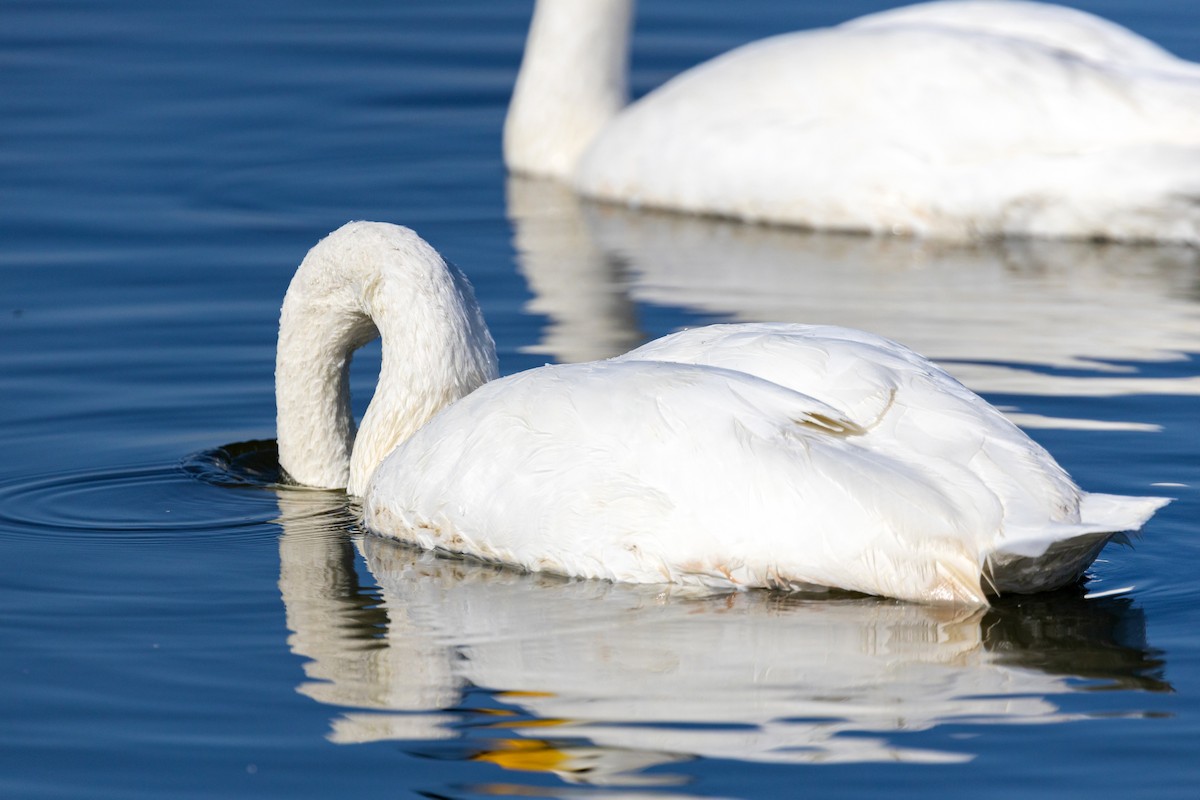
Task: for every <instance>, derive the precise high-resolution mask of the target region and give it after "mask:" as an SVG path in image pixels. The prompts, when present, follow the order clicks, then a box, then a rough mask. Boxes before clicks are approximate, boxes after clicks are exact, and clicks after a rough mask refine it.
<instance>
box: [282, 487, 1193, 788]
mask: <svg viewBox="0 0 1200 800" xmlns="http://www.w3.org/2000/svg"><path fill="white" fill-rule="evenodd" d="M344 503H345V498H344V496H342V495H339V494H337V493H325V492H308V491H281V492H279V508H280V516H279V521H280V523H281V525H282V526H283V529H284V532H283V535H282V537H281V539H280V581H279V585H280V591H281V593H282V596H283V600H284V604H285V606H286V609H287V624H288V628H289V630H290V631H291V636H290V638H289V645H290V647H291V648H292V650H293V651H294V652H296V653H297V654H299V655H301V656H303V657H304V658H305V659H306V663H305V673H306V676H307V679H306V680H305V681H304V682H303V683H302V684H301V685H300V687H299V691H301V692H302V693H303V694H305V695H307V696H309V697H312V698H313V699H315V700H318V701H320V702H323V703H328V704H330V705H333V706H338V707H342V709H343V710H340V711H339V712H338V713H337V714H336V716H335V717H334V718H333V721H332V730H331V732H330V734H329V738H330V739H331V740H332V741H334V742H339V743H344V744H351V743H358V742H371V741H380V740H394V741H400V742H405V743H406V745H405V747H406V749H409V750H410V751H411V752H414V753H418V754H423V755H431V756H436V757H438V758H446V759H461V760H474V761H486V762H491V763H494V764H497V765H499V766H501V767H504V768H506V769H509V770H514V771H523V772H541V773H553V774H555V775H557V776H558V777H560V778H561V779H563V780H565V781H567V782H570V783H575V784H586V785H608V786H613V785H621V786H626V787H646V786H651V785H659V784H672V783H675V782H677V781H679V780H681V778H680V777H679V776H673V775H672V774H671V773H670V771H669V770H665V771H664V770H663V769H657V770H652V771H649V772H647V770H648V768H650V767H652V766H659V765H664V764H670V763H673V762H678V761H683V760H688V759H692V758H696V757H710V758H723V759H738V760H745V761H755V762H782V763H797V762H806V763H845V762H874V761H906V762H919V763H955V762H962V761H967V760H970V759H972V758H973V757H974V756H975V755H976V753H975V752H974V751H972V749H971V741H970V740H964V739H957V738H954V737H953V735H952V734H951V733H950V732H949V731H948V730H946V726H954V727H955V728H958V729H961V727H962V726H984V725H1000V724H1010V723H1016V724H1049V723H1056V722H1064V721H1069V720H1080V719H1089V718H1093V717H1096V718H1099V717H1105V716H1111V715H1112V713H1113V709H1112V708H1111V707H1110V706H1108V705H1106V704H1105V701H1104V699H1103V698H1106V697H1111V695H1110V694H1094V695H1091V697H1093V698H1094V702H1091V703H1084V704H1081V703H1072V704H1071V705H1072V707H1073V708H1074V709H1076V710H1073V711H1066V710H1064V709H1063V707H1062V706H1061V705H1060V701H1059V699H1058V698H1060V697H1061V696H1063V695H1068V694H1076V693H1080V692H1087V691H1089V690H1092V689H1123V690H1128V691H1149V692H1157V691H1165V690H1169V689H1170V687H1169V685H1168V684H1167V683H1166V682H1165V680H1164V678H1163V662H1162V660H1161V657H1160V654H1158V653H1157V652H1155V651H1153V650H1151V649H1150V648H1149V647H1148V645H1147V643H1146V640H1145V621H1144V619H1143V617H1142V612H1141V611H1140V609H1138V608H1137V607H1135V606H1134V605H1133V604H1132V601H1131V600H1130V599H1128V598H1104V599H1097V600H1087V599H1084V598H1083V597H1082V596H1081V595H1078V594H1062V593H1059V594H1056V595H1053V596H1050V597H1044V598H1033V599H1024V600H1020V601H1016V602H1010V603H1006V604H1004V605H1001V606H997V607H994V608H992V609H988V610H975V611H971V610H962V609H955V608H933V607H924V606H917V605H909V604H903V603H894V602H888V601H883V600H876V599H863V598H854V597H843V598H841V599H833V600H830V599H823V600H816V599H805V598H798V597H786V596H781V595H778V594H769V593H765V592H749V593H743V594H733V595H719V596H712V595H708V596H703V595H697V594H694V593H687V592H679V591H676V590H663V589H662V588H661V587H641V586H621V585H614V584H609V583H604V582H600V581H569V580H561V579H555V578H550V577H546V576H539V575H527V574H522V573H518V572H515V571H511V570H506V569H500V568H494V567H490V566H486V565H482V564H477V563H474V562H469V561H462V560H452V559H449V558H443V557H439V556H435V555H433V554H430V553H426V552H419V551H415V550H412V549H409V548H406V547H403V546H400V545H398V544H396V543H394V542H391V541H387V540H382V539H378V538H375V537H371V536H352V535H351V534H350V533H349V532H348V531H349V530H350V529H351V528H352V519H353V514H352V513H351V512H350V511H348V510H347V509H346V508H345V505H344ZM356 547H357V551H358V554H359V555H361V557H362V558H363V559H364V561H365V565H366V567H367V568H368V569H369V571H370V573H371V575H372V576H373V577H374V580H375V582H376V583H377V585H378V589H375V588H371V587H366V586H363V585H361V584H360V581H359V577H358V573H357V572H356V569H355V564H356ZM1081 707H1086V708H1088V710H1085V711H1080V710H1078V709H1079V708H1081ZM1122 713H1125V714H1128V713H1130V712H1128V711H1124V712H1122ZM1133 713H1135V714H1136V715H1141V714H1143V713H1148V712H1133ZM1097 724H1100V723H1097ZM939 729H940V730H939ZM511 788H512V787H508V788H505V787H498V786H496V787H491V789H488V788H487V787H484V790H487V791H491V790H495V791H497V792H500V791H508V790H509V789H511ZM522 791H524V790H522ZM538 791H540V792H544V791H545V788H544V787H542V789H540V790H538ZM639 791H644V790H639Z"/></svg>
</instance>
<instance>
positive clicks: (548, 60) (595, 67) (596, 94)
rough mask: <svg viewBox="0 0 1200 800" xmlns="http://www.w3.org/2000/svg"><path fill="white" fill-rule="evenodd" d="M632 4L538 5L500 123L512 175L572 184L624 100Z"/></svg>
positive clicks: (562, 1)
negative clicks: (583, 158) (587, 152)
mask: <svg viewBox="0 0 1200 800" xmlns="http://www.w3.org/2000/svg"><path fill="white" fill-rule="evenodd" d="M633 11H634V0H537V3H536V5H535V6H534V11H533V21H532V23H531V24H530V27H529V37H528V39H527V40H526V43H525V54H524V57H523V58H522V60H521V69H520V72H519V73H518V75H517V82H516V87H515V88H514V90H513V98H512V102H511V103H510V105H509V109H508V117H507V119H506V120H505V124H504V163H505V165H506V166H507V167H508V168H509V169H510V170H511V171H513V172H516V173H521V174H527V175H535V176H540V177H549V178H557V179H559V180H569V179H570V178H571V176H572V175H573V174H574V172H575V167H576V165H577V164H578V163H579V160H580V158H581V156H582V155H583V153H584V151H585V150H586V149H587V147H588V145H589V144H591V142H592V141H593V139H595V137H596V134H597V133H599V131H600V130H601V129H602V128H603V127H604V126H605V125H606V124H608V122H609V121H610V120H612V118H613V117H615V116H616V115H617V113H618V112H619V111H620V110H621V109H622V108H624V107H625V105H627V104H628V102H629V37H630V28H631V26H632V24H633Z"/></svg>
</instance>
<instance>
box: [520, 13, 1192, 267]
mask: <svg viewBox="0 0 1200 800" xmlns="http://www.w3.org/2000/svg"><path fill="white" fill-rule="evenodd" d="M632 13H633V0H538V2H537V4H536V7H535V11H534V16H533V23H532V25H531V27H530V32H529V39H528V43H527V45H526V50H525V57H524V60H523V61H522V64H521V70H520V74H519V76H518V78H517V83H516V87H515V90H514V93H513V98H512V103H511V105H510V107H509V113H508V118H507V120H506V122H505V128H504V156H505V163H506V164H507V165H508V167H509V169H511V170H512V171H514V172H518V173H525V174H531V175H540V176H545V177H553V178H558V179H560V180H563V181H567V182H568V183H570V184H571V185H573V186H574V187H575V188H576V189H577V190H578V191H580V192H581V193H583V194H585V195H588V196H591V197H594V198H598V199H602V200H608V201H615V202H621V203H629V204H633V205H645V206H654V207H661V208H668V209H675V210H679V211H685V212H695V213H706V214H717V215H722V216H729V217H735V218H740V219H744V220H750V221H760V222H768V223H777V224H786V225H800V226H806V227H816V228H827V229H844V230H857V231H873V232H891V233H915V234H922V235H930V236H938V237H946V238H958V239H965V238H973V237H983V236H996V235H1009V234H1016V235H1036V236H1065V237H1088V238H1105V239H1116V240H1158V241H1175V242H1187V243H1190V244H1193V245H1198V244H1200V65H1196V64H1193V63H1190V62H1187V61H1183V60H1181V59H1178V58H1175V57H1174V56H1172V55H1170V54H1169V53H1167V52H1166V51H1164V50H1162V49H1161V48H1159V47H1158V46H1156V45H1154V44H1153V43H1151V42H1149V41H1147V40H1145V39H1143V38H1141V37H1139V36H1137V35H1135V34H1133V33H1131V32H1130V31H1128V30H1125V29H1124V28H1121V27H1120V26H1117V25H1115V24H1113V23H1110V22H1107V21H1105V20H1102V19H1100V18H1098V17H1094V16H1092V15H1090V14H1086V13H1084V12H1081V11H1076V10H1073V9H1067V8H1062V7H1059V6H1053V5H1044V4H1039V3H1029V2H1006V1H1003V0H1001V1H996V0H972V1H970V2H939V3H928V4H924V5H917V6H912V7H908V8H902V9H897V10H894V11H889V12H884V13H881V14H874V15H870V16H866V17H863V18H861V19H857V20H853V21H851V22H848V23H846V24H843V25H840V26H837V27H834V28H828V29H822V30H813V31H804V32H800V33H792V34H786V35H782V36H776V37H772V38H769V39H764V40H762V41H758V42H754V43H752V44H748V45H745V46H743V47H739V48H737V49H735V50H732V51H730V52H729V53H726V54H724V55H722V56H720V57H718V58H716V59H713V60H712V61H709V62H707V63H704V64H702V65H700V66H698V67H695V68H693V69H691V70H688V71H687V72H685V73H683V74H681V75H679V76H677V77H676V78H674V79H673V80H671V81H669V82H668V83H667V84H665V85H664V86H662V87H660V88H659V89H657V90H655V91H653V92H651V93H650V94H648V95H647V96H645V97H643V98H641V99H640V100H638V101H637V102H635V103H633V104H632V105H628V106H627V105H626V103H627V98H628V88H627V83H628V80H627V62H628V38H629V29H630V24H631V18H632Z"/></svg>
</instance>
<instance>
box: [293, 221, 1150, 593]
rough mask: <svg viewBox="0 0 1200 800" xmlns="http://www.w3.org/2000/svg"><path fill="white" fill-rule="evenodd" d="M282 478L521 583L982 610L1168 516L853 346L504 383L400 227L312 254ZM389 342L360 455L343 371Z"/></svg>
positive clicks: (727, 341) (856, 337) (909, 362)
mask: <svg viewBox="0 0 1200 800" xmlns="http://www.w3.org/2000/svg"><path fill="white" fill-rule="evenodd" d="M279 327H280V330H279V349H278V355H277V362H276V402H277V410H278V420H277V422H278V438H279V458H280V465H281V467H282V468H283V469H284V470H285V472H286V473H287V475H289V476H290V477H291V478H292V479H293V480H294V481H296V482H298V483H301V484H307V485H311V486H320V487H326V488H337V487H343V486H344V487H346V489H347V491H348V492H349V493H351V494H354V495H362V496H363V500H364V511H365V520H366V524H367V526H368V527H369V528H370V529H371V530H373V531H375V532H377V533H380V534H383V535H387V536H392V537H395V538H397V539H401V540H404V541H407V542H412V543H415V544H418V545H420V546H422V547H426V548H441V549H445V550H449V551H453V552H457V553H466V554H470V555H474V556H478V557H481V558H484V559H489V560H495V561H500V562H504V563H508V564H513V565H516V566H519V567H523V568H525V569H529V570H536V571H548V572H555V573H561V574H564V575H573V576H579V577H586V578H605V579H609V580H614V581H629V582H637V583H662V582H672V583H681V584H692V585H700V586H705V587H717V588H744V587H781V588H789V589H804V588H819V587H836V588H840V589H847V590H853V591H859V592H865V593H869V594H877V595H887V596H891V597H897V598H902V599H907V600H917V601H930V602H932V601H954V602H961V603H969V604H983V603H985V602H986V595H987V594H988V593H989V592H1005V591H1014V592H1028V591H1038V590H1042V589H1050V588H1055V587H1057V586H1061V585H1063V584H1065V583H1067V582H1069V581H1072V580H1075V579H1076V578H1077V577H1078V576H1079V575H1080V574H1081V573H1082V571H1083V570H1084V569H1085V568H1086V567H1087V566H1088V565H1089V564H1090V563H1091V562H1092V560H1093V559H1094V558H1095V557H1096V554H1097V553H1098V552H1099V551H1100V549H1101V548H1102V547H1103V546H1104V544H1105V543H1106V542H1107V541H1108V540H1109V538H1110V537H1111V536H1112V535H1113V534H1114V533H1115V532H1120V531H1125V530H1130V529H1135V528H1138V527H1140V526H1141V525H1142V524H1143V523H1144V522H1145V521H1146V520H1147V519H1148V518H1149V517H1150V516H1151V514H1152V513H1153V512H1154V510H1155V509H1157V508H1158V507H1159V506H1161V505H1162V504H1163V503H1165V502H1166V501H1165V500H1162V499H1158V498H1133V497H1118V496H1113V495H1098V494H1087V493H1085V492H1082V491H1080V489H1079V488H1078V487H1077V486H1076V485H1075V484H1074V483H1073V482H1072V481H1071V479H1070V478H1069V477H1068V476H1067V474H1066V473H1065V472H1064V471H1063V470H1062V469H1061V468H1060V467H1059V466H1058V465H1057V464H1056V463H1055V461H1054V459H1053V458H1051V457H1050V455H1049V454H1048V453H1047V452H1046V451H1045V450H1043V449H1042V448H1041V447H1039V446H1038V445H1037V444H1035V443H1034V442H1033V441H1032V440H1031V439H1029V438H1028V437H1027V436H1026V435H1025V434H1024V433H1022V432H1021V431H1020V430H1019V429H1018V428H1016V427H1015V426H1014V425H1013V424H1012V423H1010V422H1009V421H1008V420H1006V419H1005V418H1004V417H1003V416H1002V415H1001V414H1000V413H999V412H998V411H996V410H995V409H994V408H992V407H991V406H990V405H988V404H987V403H986V402H984V401H983V400H982V399H981V398H979V397H978V396H977V395H975V394H973V393H971V392H970V391H969V390H967V389H966V388H965V387H963V386H962V385H961V384H959V383H958V382H957V381H955V380H954V379H953V378H951V377H950V376H949V375H947V374H946V373H945V372H943V371H942V370H940V369H939V368H937V367H936V366H934V365H933V364H932V363H930V362H929V361H927V360H925V359H923V358H922V357H920V356H918V355H917V354H915V353H913V352H912V351H910V350H908V349H906V348H904V347H902V346H900V345H898V344H896V343H894V342H891V341H888V340H886V339H882V338H879V337H876V336H872V335H870V334H867V333H862V332H860V331H854V330H849V329H845V328H833V327H820V326H807V325H795V324H742V325H715V326H711V327H707V328H698V329H694V330H688V331H683V332H681V333H676V334H673V335H671V336H667V337H665V338H663V339H659V340H657V341H654V342H651V343H649V344H647V345H645V346H643V347H640V348H638V349H636V350H633V351H631V352H630V353H627V354H625V355H623V356H619V357H617V358H614V359H610V360H608V361H596V362H591V363H584V364H566V365H558V366H546V367H542V368H539V369H533V370H529V371H528V372H523V373H520V374H517V375H512V376H509V377H506V378H500V379H496V356H495V347H494V344H493V342H492V339H491V336H490V335H489V334H488V332H487V329H486V327H485V325H484V323H483V318H482V314H481V313H480V310H479V307H478V306H477V305H476V303H475V299H474V296H473V294H472V292H471V289H470V286H469V284H468V283H467V282H466V280H465V279H464V278H463V277H462V275H461V273H459V272H458V270H456V269H455V268H454V267H452V266H449V265H448V264H446V263H445V262H444V261H443V260H442V258H441V257H440V256H439V255H438V254H437V252H436V251H434V250H433V248H431V247H430V246H429V245H428V244H426V243H425V242H424V241H423V240H421V239H420V237H418V236H417V235H416V234H415V233H413V232H412V231H411V230H408V229H407V228H401V227H397V226H394V225H386V224H381V223H366V222H356V223H350V224H348V225H345V226H343V227H342V228H340V229H339V230H337V231H335V232H334V233H332V234H330V235H329V236H328V237H326V238H325V239H324V240H322V241H321V242H320V243H319V244H317V245H316V246H315V247H314V248H313V249H312V250H311V251H310V252H309V254H308V256H307V257H306V258H305V259H304V261H303V263H302V264H301V265H300V267H299V269H298V270H297V271H296V275H295V277H294V278H293V279H292V282H291V285H290V286H289V288H288V292H287V296H286V297H285V299H284V303H283V310H282V313H281V316H280V326H279ZM376 330H378V333H379V335H380V336H381V337H382V339H383V364H382V368H381V371H380V376H379V382H378V386H377V388H376V391H375V395H374V397H373V398H372V400H371V403H370V406H369V408H368V409H367V412H366V414H365V415H364V417H363V421H362V425H361V428H360V429H359V431H358V433H357V436H355V432H354V425H353V419H352V417H351V415H350V410H349V396H348V390H347V368H348V365H349V362H350V356H351V353H352V351H353V349H354V348H355V347H357V346H358V345H359V344H362V343H363V342H364V341H365V340H367V339H368V338H370V337H371V336H372V335H373V334H374V333H375V331H376Z"/></svg>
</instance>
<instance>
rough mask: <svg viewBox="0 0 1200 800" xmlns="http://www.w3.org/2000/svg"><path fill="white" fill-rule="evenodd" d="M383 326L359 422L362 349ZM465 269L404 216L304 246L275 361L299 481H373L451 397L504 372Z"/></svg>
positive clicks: (286, 441) (354, 484)
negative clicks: (355, 393)
mask: <svg viewBox="0 0 1200 800" xmlns="http://www.w3.org/2000/svg"><path fill="white" fill-rule="evenodd" d="M376 336H379V337H381V338H382V340H383V341H382V345H383V358H382V364H381V367H380V372H379V380H378V382H377V384H376V388H375V393H374V395H373V396H372V398H371V402H370V404H369V405H368V406H367V410H366V413H364V414H363V418H362V423H361V424H360V425H359V426H357V430H356V427H355V424H354V417H353V414H352V412H351V407H350V386H349V368H350V360H351V357H352V355H353V353H354V350H355V349H357V348H358V347H361V346H362V345H363V344H366V343H367V342H368V341H371V340H372V339H374V338H375V337H376ZM496 366H497V365H496V351H495V345H494V343H493V342H492V338H491V335H490V334H489V333H488V331H487V327H486V325H485V324H484V321H483V314H482V312H481V311H480V309H479V306H478V304H477V303H476V302H475V297H474V292H473V291H472V290H471V286H470V284H469V283H468V282H467V280H466V278H464V277H463V276H462V274H461V273H459V272H458V270H456V269H455V268H454V267H452V266H450V265H448V264H447V263H446V262H445V261H443V260H442V258H441V256H439V255H438V254H437V252H436V251H435V250H434V249H433V248H432V247H430V246H429V245H428V244H426V243H425V242H424V241H423V240H422V239H420V237H418V236H417V235H416V234H415V233H413V232H412V231H410V230H408V229H407V228H401V227H399V226H396V225H386V224H383V223H364V222H359V223H350V224H348V225H345V226H343V227H342V228H340V229H338V230H337V231H334V232H333V233H332V234H330V235H329V236H328V237H326V238H325V239H324V240H322V241H321V242H320V243H319V244H318V245H317V246H316V247H314V248H313V249H312V250H311V251H310V252H309V254H308V255H307V256H306V257H305V259H304V262H303V263H302V264H301V265H300V268H299V269H297V271H296V275H295V277H293V278H292V283H291V285H290V286H289V287H288V291H287V295H286V296H285V297H284V303H283V310H282V312H281V314H280V323H279V348H278V351H277V355H276V364H275V398H276V424H277V435H278V443H279V462H280V466H281V467H282V469H283V470H284V472H285V473H286V474H287V476H288V477H289V478H290V479H291V480H293V481H294V482H296V483H299V484H302V485H305V486H314V487H321V488H344V489H346V491H347V492H349V493H350V494H353V495H362V494H364V493H365V491H366V489H367V485H368V483H369V481H370V478H371V475H372V474H373V473H374V471H375V468H376V467H377V466H378V465H379V464H380V462H382V461H383V459H384V458H385V457H386V456H387V455H388V454H389V453H390V452H391V451H392V450H393V449H395V448H396V446H398V445H399V444H401V443H402V442H403V441H405V440H406V439H408V438H409V437H410V436H411V435H412V434H413V433H415V432H416V431H417V430H419V429H420V427H421V426H422V425H424V424H425V423H426V422H428V420H429V419H430V418H431V417H432V416H433V415H434V414H436V413H437V412H438V411H439V410H441V409H442V408H443V407H444V406H446V405H448V404H449V403H452V402H454V401H455V400H457V399H459V398H461V397H463V396H465V395H466V394H468V393H470V392H471V391H474V390H475V389H476V388H477V387H478V386H480V385H481V384H482V383H484V382H486V381H488V380H491V379H492V378H494V377H496V374H497V369H496Z"/></svg>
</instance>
